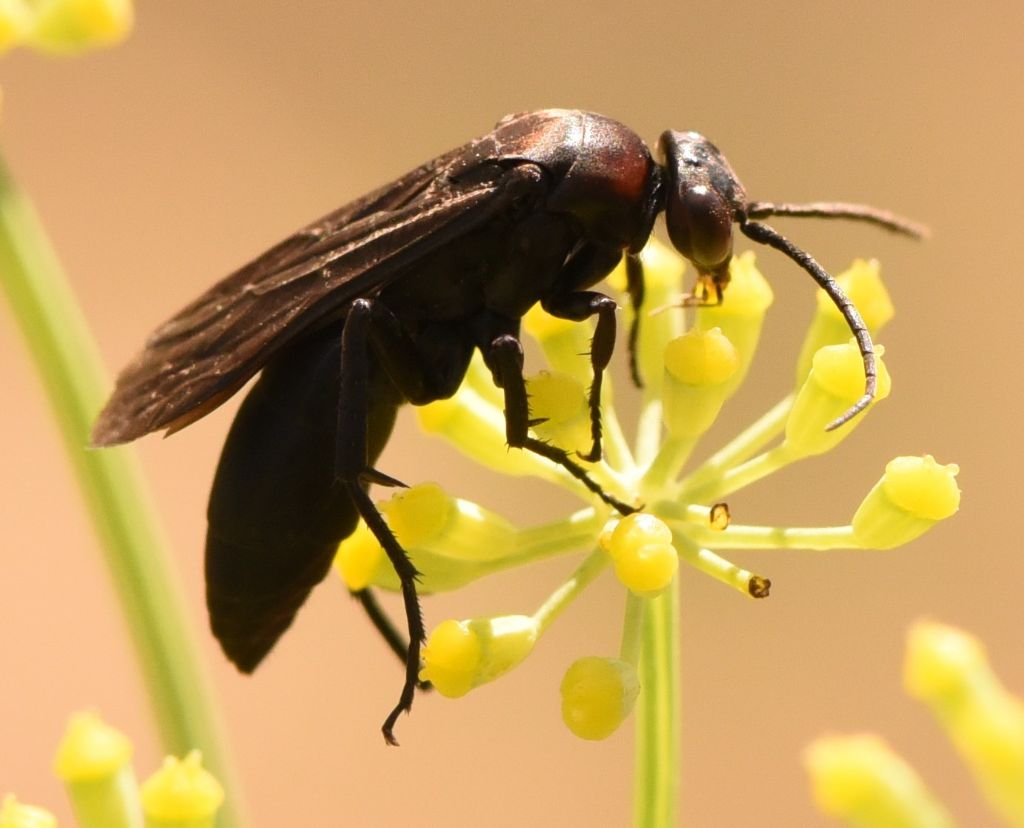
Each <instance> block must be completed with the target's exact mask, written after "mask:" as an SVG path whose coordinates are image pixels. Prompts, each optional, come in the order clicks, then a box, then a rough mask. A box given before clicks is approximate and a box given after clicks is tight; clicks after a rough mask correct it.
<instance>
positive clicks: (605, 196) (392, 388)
mask: <svg viewBox="0 0 1024 828" xmlns="http://www.w3.org/2000/svg"><path fill="white" fill-rule="evenodd" d="M658 148H659V150H660V152H661V155H662V157H663V160H662V161H661V162H657V161H655V160H654V158H653V157H652V154H651V152H650V150H649V149H648V147H647V145H646V144H645V143H644V142H643V140H641V138H640V137H639V136H638V135H636V134H635V133H634V132H633V131H632V130H630V129H628V128H627V127H625V126H623V125H622V124H620V123H617V122H616V121H613V120H611V119H610V118H606V117H604V116H601V115H597V114H594V113H590V112H581V111H576V110H561V109H551V110H542V111H539V112H530V113H523V114H517V115H511V116H509V117H507V118H504V119H502V120H501V121H500V122H499V123H498V124H497V126H496V127H495V128H494V129H493V130H492V131H491V132H489V133H487V134H486V135H483V136H482V137H480V138H477V139H475V140H473V141H471V142H469V143H468V144H466V145H464V146H461V147H458V148H456V149H454V150H452V151H450V152H447V153H444V154H442V155H440V156H438V157H437V158H435V159H433V160H431V161H428V162H427V163H425V164H423V165H422V166H420V167H417V168H416V169H414V170H412V171H411V172H409V173H407V174H405V175H403V176H401V177H400V178H398V179H396V180H395V181H393V182H392V183H390V184H386V185H384V186H383V187H381V188H379V189H377V190H375V191H373V192H372V193H369V194H368V195H366V196H364V197H362V198H360V199H357V200H356V201H354V202H352V203H350V204H347V205H345V206H343V207H341V208H339V209H337V210H335V211H334V212H332V213H330V214H328V215H326V216H324V217H323V218H321V219H319V220H318V221H315V222H313V223H312V224H310V225H308V226H306V227H305V228H303V229H301V230H299V231H298V232H297V233H295V234H294V235H292V236H290V237H289V238H287V239H285V240H284V241H282V242H280V243H279V244H277V245H275V246H274V247H272V248H271V249H270V250H268V251H267V252H265V253H264V254H262V255H261V256H259V257H257V258H256V259H255V260H253V261H252V262H250V263H249V264H247V265H245V266H243V267H242V268H240V269H239V270H238V271H236V272H235V273H233V274H231V275H230V276H228V277H227V278H226V279H225V280H223V281H221V282H220V283H218V284H216V285H214V286H213V287H212V288H210V290H208V291H207V292H206V293H205V294H203V295H202V296H200V297H199V298H198V299H197V300H196V301H194V302H193V303H192V304H190V305H189V306H188V307H186V308H185V309H184V310H182V311H181V312H180V313H179V314H178V315H176V316H175V317H173V318H172V319H171V320H170V321H168V322H166V323H165V324H164V325H162V326H161V327H160V328H158V329H157V331H156V332H155V333H154V334H153V335H152V337H151V338H150V339H149V341H148V343H147V345H146V348H145V350H144V351H143V352H142V353H141V354H140V355H139V356H138V357H137V358H136V360H135V361H134V362H133V363H131V364H130V365H129V366H128V367H127V368H126V369H125V370H124V371H123V372H122V374H121V375H120V377H119V378H118V382H117V388H116V389H115V391H114V394H113V397H112V398H111V400H110V401H109V402H108V404H107V406H106V408H105V409H104V410H103V412H102V414H101V415H100V418H99V420H98V422H97V424H96V427H95V430H94V432H93V441H94V443H95V444H96V445H99V446H106V445H114V444H117V443H123V442H126V441H129V440H134V439H136V438H138V437H141V436H142V435H144V434H147V433H149V432H152V431H156V430H161V429H163V430H166V431H167V432H174V431H177V430H178V429H181V428H184V427H185V426H187V425H189V424H190V423H192V422H194V421H196V420H197V419H199V418H200V417H202V416H204V415H205V414H207V413H209V412H210V411H211V410H213V409H214V408H216V407H217V406H219V405H220V404H221V403H222V402H224V400H226V399H227V398H228V397H230V396H231V395H232V394H234V393H235V392H236V391H238V390H239V389H240V388H241V387H242V386H243V385H244V384H245V383H246V382H247V381H248V380H249V379H250V378H252V377H253V376H254V375H256V374H257V373H260V372H262V373H261V376H260V378H259V381H258V382H257V383H256V384H255V385H254V386H253V388H252V390H251V391H250V392H249V394H248V396H247V397H246V399H245V402H244V403H243V404H242V407H241V409H240V411H239V413H238V415H237V416H236V418H235V421H234V424H233V426H232V428H231V432H230V434H229V435H228V438H227V443H226V445H225V447H224V451H223V454H222V456H221V461H220V466H219V468H218V470H217V475H216V479H215V481H214V485H213V492H212V493H211V497H210V507H209V532H208V535H207V544H206V579H207V604H208V607H209V612H210V621H211V626H212V627H213V632H214V635H215V636H216V637H217V639H218V640H219V641H220V643H221V645H222V647H223V649H224V652H225V653H226V654H227V656H228V658H230V659H231V660H232V661H233V662H234V663H235V664H236V665H237V666H238V667H239V669H241V670H242V671H244V672H250V671H252V670H253V669H254V668H255V667H256V666H257V665H258V664H259V663H260V662H261V661H262V660H263V658H264V657H265V656H266V655H267V653H268V652H269V651H270V649H271V648H272V647H273V646H274V644H275V642H276V641H277V639H278V638H279V637H280V636H281V634H282V633H283V632H284V631H285V629H287V627H288V626H289V625H290V624H291V623H292V620H293V618H294V616H295V613H296V612H297V611H298V609H299V607H300V606H301V605H302V604H303V602H304V601H305V600H306V596H307V595H308V594H309V591H310V590H311V589H312V588H313V587H314V586H315V585H316V584H317V583H318V582H319V581H320V580H322V579H323V577H324V576H325V575H326V573H327V571H328V569H329V568H330V564H331V560H332V558H333V556H334V551H335V548H336V547H337V544H338V542H339V541H340V540H342V539H343V538H346V537H348V536H349V535H350V534H351V533H352V532H353V530H354V528H355V526H356V522H357V520H358V519H359V518H362V519H363V520H364V521H365V523H366V525H367V527H368V528H369V530H370V532H371V533H372V534H373V535H374V536H375V537H376V539H377V540H378V541H379V542H380V544H381V546H382V547H383V549H384V551H385V553H386V555H387V557H388V559H389V560H390V562H391V565H392V566H393V567H394V570H395V572H396V573H397V576H398V580H399V582H400V586H401V590H402V594H403V598H404V604H405V613H406V620H407V623H408V628H409V642H408V646H407V648H405V649H406V653H405V667H406V671H405V683H404V686H403V688H402V692H401V696H400V698H399V701H398V703H397V705H396V706H395V707H394V709H393V710H392V712H391V713H390V714H389V715H388V716H387V718H386V720H385V722H384V725H383V732H384V736H385V738H386V739H387V741H388V742H390V743H394V741H395V739H394V733H393V729H394V725H395V722H396V720H397V718H398V716H399V714H400V713H402V712H403V711H408V710H409V709H410V707H411V705H412V701H413V694H414V689H415V687H416V684H417V676H418V673H419V670H420V649H421V646H422V644H423V641H424V638H425V631H424V626H423V622H422V617H421V613H420V607H419V597H418V594H417V586H416V575H417V572H416V568H415V567H414V566H413V565H412V563H411V562H410V560H409V557H408V555H407V553H406V550H405V549H404V548H403V546H402V545H401V543H400V542H399V541H398V540H397V539H396V538H395V535H394V534H393V533H392V531H391V529H389V527H388V524H387V523H386V522H385V520H384V519H383V518H382V516H381V514H380V513H379V512H378V511H377V509H376V507H375V506H374V504H373V501H372V500H371V499H370V497H369V495H368V493H367V488H368V487H369V485H370V484H378V485H382V486H400V485H403V484H401V483H400V482H399V481H398V480H396V479H394V478H393V477H391V476H389V475H388V474H386V473H384V472H382V471H380V470H378V469H377V468H375V465H374V464H375V463H376V461H377V458H378V457H379V456H380V453H381V451H382V450H383V448H384V444H385V443H386V442H387V440H388V437H389V435H390V433H391V428H392V425H393V423H394V420H395V414H396V410H397V408H398V406H399V405H401V404H403V403H406V402H409V403H413V404H414V405H424V404H427V403H431V402H434V401H437V400H442V399H446V398H448V397H451V396H452V395H453V394H454V393H455V392H456V391H457V389H458V388H459V385H460V383H461V382H462V380H463V378H464V377H465V376H466V373H467V370H468V368H469V365H470V360H471V358H472V356H473V354H474V352H475V351H479V352H480V353H481V354H482V355H483V360H484V363H485V364H486V367H487V369H488V370H489V372H490V375H491V377H492V380H493V383H494V385H495V386H497V387H498V388H499V389H501V396H502V402H503V410H504V435H503V440H502V441H501V442H507V444H508V445H509V446H511V447H513V448H518V449H525V450H526V451H528V452H532V453H533V454H535V455H537V456H539V457H540V458H543V460H544V461H545V462H546V463H548V464H549V465H551V464H553V466H554V467H556V469H557V473H558V474H560V475H568V476H569V477H571V478H572V479H573V480H575V481H578V483H579V484H580V485H582V486H583V487H585V489H586V490H587V491H588V492H590V494H591V495H592V497H593V499H594V500H595V501H597V502H600V503H602V504H604V505H606V506H608V507H611V508H613V509H615V510H617V511H618V512H619V513H620V514H622V515H628V514H630V513H631V512H632V511H634V510H635V509H636V507H637V505H638V503H639V500H638V499H636V495H637V494H639V493H636V492H633V493H630V494H629V496H628V497H626V498H623V497H620V496H618V495H615V494H613V493H611V492H610V491H609V489H608V487H607V486H606V485H603V483H602V481H601V480H598V479H597V478H596V476H595V474H594V473H592V469H593V467H586V466H584V465H583V464H584V463H595V464H596V463H597V462H598V461H600V460H601V458H602V456H603V447H602V436H603V431H602V415H601V400H602V382H603V376H604V371H605V368H606V367H607V365H608V363H609V361H610V359H611V356H612V352H613V349H614V343H615V326H616V323H615V313H616V302H615V301H614V300H613V299H612V298H611V297H609V296H606V295H605V294H603V293H600V292H597V291H595V290H592V288H593V287H594V286H595V285H596V284H597V283H598V282H600V281H601V280H602V279H603V278H604V277H605V276H607V275H608V274H609V273H610V272H611V271H612V270H613V268H615V266H616V265H617V264H618V263H619V262H620V260H621V259H622V258H623V256H625V257H626V261H627V264H628V267H627V275H626V282H627V290H628V294H629V296H630V297H631V300H632V305H633V325H632V330H631V333H630V343H631V345H630V351H631V356H632V364H633V366H634V372H633V373H634V377H635V378H636V379H637V381H638V382H639V381H640V379H641V377H640V373H641V372H640V367H639V366H640V361H639V360H638V358H637V349H636V343H637V341H638V336H639V334H638V330H639V324H638V323H639V320H640V315H639V313H638V311H639V309H640V307H641V305H642V303H643V301H644V295H645V287H646V285H645V277H644V264H643V260H642V259H641V258H640V256H639V253H640V251H641V249H642V248H643V247H644V245H645V244H646V242H647V241H648V239H649V237H650V236H651V231H652V228H653V226H654V223H655V219H656V218H657V217H658V215H659V214H661V213H664V214H665V221H666V225H667V229H668V235H669V237H670V239H671V240H672V243H673V245H674V246H675V248H676V249H677V250H678V251H679V252H680V253H681V254H682V255H683V256H684V257H685V258H686V259H688V260H689V261H690V262H691V263H692V264H693V266H694V268H695V269H696V274H697V276H696V281H697V284H696V287H695V288H694V291H693V292H692V293H690V294H687V295H685V296H684V297H683V299H682V303H683V304H685V305H696V306H702V305H711V306H714V305H719V304H721V303H722V299H723V293H724V291H725V290H726V288H727V286H728V284H729V281H730V278H731V275H730V274H731V270H730V266H731V263H732V258H733V226H734V225H737V226H738V227H739V229H740V231H741V232H742V233H743V234H744V235H746V236H747V237H748V238H750V239H752V240H754V241H756V242H758V243H761V244H766V245H768V246H770V247H774V248H776V249H777V250H779V251H781V252H782V253H784V254H785V255H787V256H789V257H790V258H791V259H792V260H793V261H795V262H796V263H797V264H798V265H799V266H800V267H802V268H803V269H804V270H805V271H807V272H808V273H809V274H810V275H811V276H812V278H814V280H815V281H816V282H817V283H818V284H819V285H820V286H821V287H822V288H823V289H824V291H825V292H826V293H827V294H828V296H829V297H830V298H831V300H832V301H833V302H834V303H835V305H836V307H837V308H838V309H839V311H840V313H841V315H842V317H843V318H844V320H845V321H846V324H847V325H848V326H849V328H850V330H851V331H852V332H853V334H854V336H855V338H856V342H857V349H858V352H859V358H860V361H861V363H862V369H861V370H862V376H861V379H862V380H863V386H862V388H861V390H860V392H859V395H858V397H857V398H856V399H853V400H851V402H850V403H849V404H848V405H847V407H846V409H845V411H837V412H836V414H835V419H834V420H833V421H832V422H831V423H830V424H828V425H827V427H828V428H830V429H834V428H837V427H838V426H840V425H842V424H843V423H846V422H847V421H848V420H849V419H850V418H851V417H853V416H855V415H856V414H857V413H858V412H860V411H861V410H863V409H864V408H865V407H867V406H868V405H869V404H870V403H871V401H872V400H873V399H874V397H875V395H876V367H875V353H874V350H873V346H872V343H871V337H870V334H869V333H868V330H867V328H866V327H865V325H864V322H863V321H862V319H861V317H860V315H859V314H858V312H857V310H856V309H855V308H854V307H853V305H852V304H851V303H850V302H849V301H848V300H847V298H846V297H845V295H844V294H843V291H842V289H841V288H840V287H839V286H838V285H837V283H836V282H835V280H834V279H833V278H832V277H831V276H830V275H829V274H828V273H827V272H826V271H825V270H824V269H823V268H822V267H821V266H820V265H819V264H818V263H817V262H816V261H815V260H814V259H813V258H811V257H810V256H809V255H807V254H806V253H805V252H803V251H802V250H800V249H799V248H798V247H796V246H795V245H794V244H793V243H792V242H790V241H788V240H787V239H786V238H784V237H783V236H781V235H780V234H779V233H777V232H776V231H775V230H773V229H771V228H770V227H768V226H767V225H765V224H762V223H760V222H759V221H757V219H760V218H764V217H767V216H771V215H787V216H794V215H795V216H817V217H824V218H836V217H840V218H851V219H857V220H862V221H868V222H871V223H874V224H876V225H879V226H881V227H884V228H887V229H889V230H894V231H897V232H900V233H904V234H908V235H912V236H918V235H921V233H922V228H920V227H919V226H917V225H915V224H913V223H911V222H908V221H906V220H904V219H901V218H898V217H897V216H894V215H892V214H890V213H887V212H884V211H880V210H876V209H873V208H869V207H863V206H858V205H850V204H838V203H835V204H823V203H817V204H807V205H792V204H775V203H771V202H751V201H749V200H748V199H747V196H746V192H745V190H744V188H743V186H742V185H741V184H740V181H739V179H738V178H737V177H736V175H735V174H734V173H733V171H732V168H731V167H730V166H729V164H728V162H727V161H726V160H725V158H724V156H723V155H722V154H721V153H720V152H719V151H718V149H717V148H716V147H715V146H714V145H713V144H712V143H711V142H710V141H708V140H707V139H706V138H704V137H703V136H701V135H698V134H697V133H695V132H673V131H667V132H665V133H663V134H662V136H661V139H660V141H659V144H658ZM672 300H675V301H678V296H676V297H672ZM537 303H540V305H541V306H542V307H543V308H544V310H545V311H547V312H548V313H549V314H551V315H553V316H555V317H558V318H560V319H563V320H572V321H583V320H588V319H592V318H593V319H596V326H595V330H594V334H593V340H592V344H591V345H590V346H589V348H588V349H587V350H588V352H589V361H590V371H591V375H592V376H591V381H590V387H589V392H588V394H587V400H586V412H587V423H588V425H589V434H588V435H587V438H588V439H586V440H585V442H586V443H587V445H584V446H582V447H577V446H574V447H572V448H563V447H559V446H556V445H555V444H552V443H549V442H547V441H546V440H544V439H542V438H541V437H539V436H537V435H536V434H532V433H531V427H532V426H534V425H540V424H539V423H537V422H536V421H535V420H532V419H531V416H530V412H529V406H528V396H529V395H528V392H527V385H526V380H525V378H524V376H523V350H522V345H521V343H520V339H519V331H520V321H521V320H522V318H523V316H524V314H526V313H527V311H528V310H529V309H530V308H531V307H532V306H534V305H536V304H537ZM655 381H657V380H655ZM501 442H499V445H498V447H499V448H502V446H501ZM365 603H366V605H367V607H368V609H370V608H371V607H372V604H370V602H368V601H367V602H365ZM371 616H372V617H373V619H374V621H375V623H376V624H377V625H378V627H379V628H380V629H381V630H382V632H385V634H386V635H388V636H389V638H390V640H392V641H394V639H395V636H394V631H393V630H391V629H390V628H389V626H388V625H387V623H386V622H385V621H384V619H383V616H382V615H381V614H380V613H378V612H375V611H373V610H372V609H371Z"/></svg>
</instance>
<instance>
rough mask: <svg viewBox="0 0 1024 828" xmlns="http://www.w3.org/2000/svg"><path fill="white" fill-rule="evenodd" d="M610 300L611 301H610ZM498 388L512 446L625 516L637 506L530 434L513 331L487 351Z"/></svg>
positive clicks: (520, 353) (520, 352) (520, 358)
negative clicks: (558, 468) (555, 467)
mask: <svg viewBox="0 0 1024 828" xmlns="http://www.w3.org/2000/svg"><path fill="white" fill-rule="evenodd" d="M609 301H611V300H609ZM484 359H485V361H486V362H487V363H488V365H489V366H490V368H491V371H492V373H493V375H494V380H495V382H496V383H497V385H498V387H499V388H501V389H502V390H504V392H505V437H506V439H507V440H508V444H509V445H510V446H512V447H513V448H523V449H526V450H527V451H532V452H533V453H534V454H539V455H540V456H541V457H546V458H547V459H548V460H551V461H552V462H553V463H557V464H558V465H560V466H561V467H562V468H563V469H565V470H566V471H567V472H569V474H571V475H572V476H573V477H575V478H576V479H577V480H579V481H580V482H581V483H582V484H583V485H584V486H586V487H587V488H588V489H589V490H590V491H592V492H593V493H594V494H596V495H597V496H598V497H599V498H601V500H603V501H604V502H605V503H607V504H608V505H609V506H611V507H612V508H613V509H615V510H617V511H618V512H620V513H621V514H623V515H628V514H632V513H633V512H635V511H636V508H635V507H633V506H630V505H629V504H627V503H623V502H622V501H621V500H618V499H617V498H615V497H612V495H610V494H608V493H607V492H606V491H605V490H604V489H602V488H601V486H600V485H598V484H597V483H596V482H595V481H594V480H592V479H591V478H590V476H589V475H588V474H587V472H586V471H585V470H584V469H583V468H582V467H581V466H579V465H578V464H577V463H574V462H573V460H572V459H571V458H570V457H569V454H568V452H566V451H564V450H563V449H560V448H558V447H557V446H553V445H551V444H550V443H545V442H544V441H543V440H538V439H536V438H535V437H531V436H530V434H529V431H530V413H529V403H528V401H527V394H526V380H525V379H524V378H523V346H522V344H521V343H520V342H519V339H518V338H517V337H516V336H515V335H513V334H501V335H499V336H497V337H495V338H494V339H493V340H492V341H491V344H490V347H489V348H488V349H487V351H486V352H485V354H484Z"/></svg>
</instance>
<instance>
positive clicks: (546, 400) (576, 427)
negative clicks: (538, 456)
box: [526, 371, 591, 453]
mask: <svg viewBox="0 0 1024 828" xmlns="http://www.w3.org/2000/svg"><path fill="white" fill-rule="evenodd" d="M526 392H527V394H528V395H529V397H530V418H531V419H543V420H544V422H542V423H539V424H537V425H535V426H534V427H533V430H534V431H535V432H536V433H537V436H538V437H540V438H541V439H542V440H546V441H548V442H550V443H553V444H554V445H556V446H558V447H559V448H563V449H565V450H566V451H568V452H570V453H572V452H576V451H580V452H587V451H589V450H590V442H591V434H590V408H589V406H588V405H587V393H586V390H585V389H584V387H583V383H581V382H580V381H579V380H576V379H573V378H572V377H571V376H569V375H568V374H563V373H561V372H550V371H541V372H540V373H539V374H536V375H534V376H532V377H529V378H527V380H526Z"/></svg>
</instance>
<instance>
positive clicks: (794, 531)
mask: <svg viewBox="0 0 1024 828" xmlns="http://www.w3.org/2000/svg"><path fill="white" fill-rule="evenodd" d="M687 534H688V535H689V536H690V537H691V538H693V539H694V540H695V541H696V542H697V543H707V544H714V545H715V546H717V547H718V548H720V549H809V550H814V551H822V552H827V551H830V550H833V549H858V548H860V546H861V544H860V542H858V540H857V539H856V537H855V536H854V534H853V527H852V526H738V525H735V524H734V525H732V526H730V527H729V528H728V529H726V530H725V531H723V532H714V531H712V530H710V529H705V528H703V527H693V526H689V527H687Z"/></svg>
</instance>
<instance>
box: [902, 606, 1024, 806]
mask: <svg viewBox="0 0 1024 828" xmlns="http://www.w3.org/2000/svg"><path fill="white" fill-rule="evenodd" d="M903 676H904V684H905V686H906V688H907V692H908V693H910V695H912V696H914V697H915V698H918V699H921V700H923V701H925V702H927V703H928V705H929V706H930V707H931V708H932V711H933V712H934V713H935V715H936V717H937V718H938V720H939V721H940V723H941V724H942V725H943V727H944V728H945V729H946V731H947V733H948V734H949V737H950V739H951V741H952V742H953V744H954V746H955V747H956V749H957V751H958V752H959V753H960V755H961V756H962V758H963V759H964V761H965V762H966V763H967V764H968V766H969V767H970V768H971V771H972V772H973V774H974V777H975V779H976V780H977V782H978V786H979V787H980V788H981V789H982V791H983V792H984V793H985V795H986V796H987V797H988V799H989V801H990V802H991V803H992V806H993V807H994V808H995V809H996V810H997V811H998V812H999V813H1000V814H1002V816H1003V817H1004V818H1005V819H1006V821H1007V822H1008V823H1009V824H1011V825H1021V824H1024V701H1022V700H1021V699H1020V698H1017V697H1015V696H1013V695H1012V694H1011V693H1009V692H1008V691H1007V690H1006V689H1005V688H1004V687H1003V685H1002V683H1001V682H1000V681H999V678H998V676H996V675H995V673H994V672H993V671H992V668H991V667H990V666H989V663H988V659H987V657H986V655H985V649H984V647H983V646H982V644H981V642H980V641H978V639H976V638H975V637H974V636H972V635H970V634H968V633H966V632H964V631H962V630H958V629H956V628H955V627H949V626H946V625H944V624H939V623H937V622H934V621H919V622H917V623H916V624H914V626H913V627H911V629H910V632H909V634H908V636H907V652H906V660H905V662H904V668H903Z"/></svg>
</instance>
